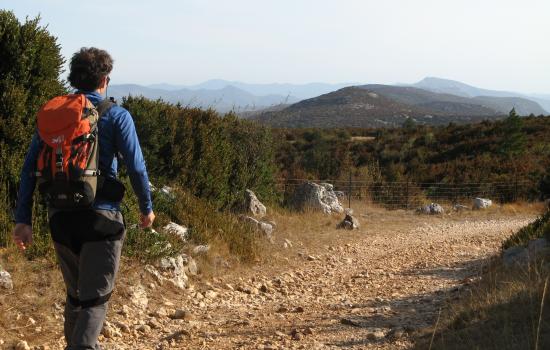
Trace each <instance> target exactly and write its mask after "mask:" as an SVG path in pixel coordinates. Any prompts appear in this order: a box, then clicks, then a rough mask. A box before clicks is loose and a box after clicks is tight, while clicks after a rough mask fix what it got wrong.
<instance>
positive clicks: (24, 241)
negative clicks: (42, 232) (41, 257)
mask: <svg viewBox="0 0 550 350" xmlns="http://www.w3.org/2000/svg"><path fill="white" fill-rule="evenodd" d="M13 240H14V241H15V244H17V246H18V247H19V249H21V251H24V250H25V249H27V247H28V246H29V245H31V244H32V226H31V225H27V224H15V228H14V229H13Z"/></svg>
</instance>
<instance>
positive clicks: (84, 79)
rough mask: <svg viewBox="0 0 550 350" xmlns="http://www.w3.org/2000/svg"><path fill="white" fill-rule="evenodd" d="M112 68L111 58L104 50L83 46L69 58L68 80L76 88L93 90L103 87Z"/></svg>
mask: <svg viewBox="0 0 550 350" xmlns="http://www.w3.org/2000/svg"><path fill="white" fill-rule="evenodd" d="M112 69H113V59H112V57H111V55H109V53H108V52H107V51H105V50H100V49H97V48H95V47H89V48H88V47H83V48H81V49H80V51H78V52H76V53H75V54H74V55H73V57H72V58H71V64H70V70H71V72H70V73H69V82H70V83H71V85H72V86H73V87H74V88H75V89H78V90H82V91H95V90H98V89H102V88H105V86H106V85H107V83H108V75H109V73H111V70H112Z"/></svg>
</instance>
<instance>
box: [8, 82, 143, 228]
mask: <svg viewBox="0 0 550 350" xmlns="http://www.w3.org/2000/svg"><path fill="white" fill-rule="evenodd" d="M80 93H82V92H80ZM84 94H85V95H86V97H87V98H88V99H89V100H90V101H91V102H92V103H93V104H94V105H95V106H97V105H98V104H99V103H100V102H101V101H103V97H102V96H101V95H100V94H99V93H97V92H84ZM98 132H99V170H100V172H101V174H102V176H106V177H112V178H116V177H117V173H118V160H117V156H116V155H117V154H118V153H119V152H120V154H121V155H122V159H123V161H124V164H125V165H126V168H127V170H128V175H129V176H130V182H131V183H132V188H133V190H134V192H135V193H136V196H137V197H138V200H139V208H140V211H141V212H142V213H143V214H145V215H147V214H149V213H150V212H151V211H152V210H153V204H152V202H151V192H150V189H149V177H148V175H147V169H146V168H145V160H144V159H143V154H142V152H141V147H140V145H139V140H138V136H137V133H136V128H135V125H134V121H133V119H132V116H131V115H130V113H129V112H128V111H127V110H126V109H124V108H122V107H120V106H118V105H115V106H112V107H111V108H110V109H109V110H108V111H107V112H105V113H104V114H103V116H102V117H101V119H100V120H99V122H98ZM39 151H40V140H39V137H38V135H37V134H36V133H35V135H34V136H33V138H32V141H31V145H30V147H29V151H28V152H27V156H26V158H25V163H24V164H23V169H22V170H21V184H20V187H19V193H18V199H17V208H16V212H15V221H16V223H24V224H28V225H30V224H31V222H32V197H33V192H34V188H35V186H36V177H35V171H36V170H35V169H36V161H37V158H38V153H39ZM94 208H95V209H106V210H120V203H117V202H109V201H104V200H99V199H97V200H96V201H95V202H94Z"/></svg>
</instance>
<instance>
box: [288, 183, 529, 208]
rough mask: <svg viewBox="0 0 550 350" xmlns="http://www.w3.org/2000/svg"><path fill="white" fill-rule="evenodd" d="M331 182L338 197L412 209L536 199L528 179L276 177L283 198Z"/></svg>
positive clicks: (342, 199)
mask: <svg viewBox="0 0 550 350" xmlns="http://www.w3.org/2000/svg"><path fill="white" fill-rule="evenodd" d="M308 181H309V182H314V183H317V184H320V183H330V184H332V185H333V187H334V191H335V192H336V194H337V195H338V196H339V197H340V199H341V201H346V200H352V199H353V200H365V201H369V202H371V203H374V204H380V205H383V206H385V207H388V208H405V209H412V208H417V207H419V206H422V205H426V204H429V203H432V202H434V203H450V204H461V205H466V206H471V204H472V200H473V199H474V198H477V197H480V198H487V199H491V200H492V201H494V202H500V203H508V202H515V201H520V200H533V199H535V198H534V197H535V191H534V190H533V189H534V188H535V187H536V186H535V184H533V183H532V182H530V181H525V180H522V181H519V180H518V181H514V182H478V183H474V182H471V183H453V184H450V183H413V182H378V183H377V182H368V181H356V180H352V181H346V180H332V181H331V180H307V179H279V180H278V182H277V186H278V189H279V191H281V192H282V193H284V198H291V196H292V194H293V193H294V190H295V189H296V187H298V186H301V185H302V184H303V183H304V182H308Z"/></svg>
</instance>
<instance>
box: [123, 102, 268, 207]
mask: <svg viewBox="0 0 550 350" xmlns="http://www.w3.org/2000/svg"><path fill="white" fill-rule="evenodd" d="M122 105H123V106H124V107H125V108H126V109H128V110H129V111H130V113H131V114H132V116H133V117H134V122H135V124H136V128H137V130H138V134H139V138H140V143H141V146H142V148H143V152H144V155H145V159H146V160H147V168H148V169H149V172H150V173H151V174H152V175H153V177H155V178H157V179H159V180H160V182H165V183H166V182H170V183H171V182H175V183H177V184H178V185H180V186H182V187H183V188H185V189H186V190H187V191H188V192H190V193H191V194H192V195H195V196H197V197H199V198H203V199H206V200H208V201H210V202H211V203H212V204H213V205H214V206H215V207H216V208H217V209H233V208H235V207H237V206H239V205H240V204H241V203H242V201H243V198H244V191H245V190H246V189H247V188H249V189H252V190H253V191H255V192H256V193H257V194H258V196H259V197H260V198H261V199H262V200H264V201H268V202H269V201H273V200H274V199H276V191H275V186H274V183H275V162H274V159H273V149H274V146H273V140H272V138H271V133H270V131H269V129H267V128H265V127H260V126H258V125H256V124H253V123H250V122H247V121H244V120H240V119H238V118H237V117H236V116H235V115H234V114H227V115H225V116H220V115H219V114H218V113H217V112H215V111H214V110H211V109H209V110H202V109H198V108H187V107H182V106H180V105H173V104H170V103H166V102H163V101H161V100H157V101H151V100H148V99H146V98H143V97H128V98H125V99H124V101H123V103H122Z"/></svg>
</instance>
